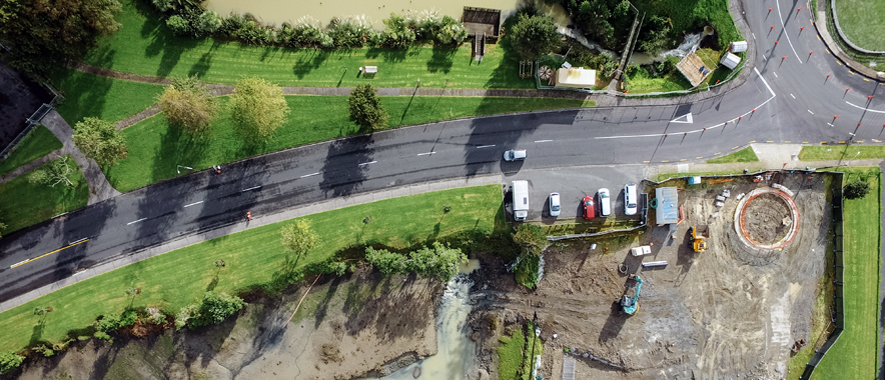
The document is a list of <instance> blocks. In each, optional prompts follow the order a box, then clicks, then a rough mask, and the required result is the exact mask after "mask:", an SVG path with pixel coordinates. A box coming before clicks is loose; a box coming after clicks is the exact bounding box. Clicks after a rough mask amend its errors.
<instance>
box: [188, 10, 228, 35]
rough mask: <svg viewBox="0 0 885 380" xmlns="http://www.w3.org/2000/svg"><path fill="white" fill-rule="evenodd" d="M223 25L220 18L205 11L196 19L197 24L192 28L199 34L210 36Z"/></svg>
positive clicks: (214, 13)
mask: <svg viewBox="0 0 885 380" xmlns="http://www.w3.org/2000/svg"><path fill="white" fill-rule="evenodd" d="M223 23H224V19H223V18H221V16H220V15H219V14H218V13H216V12H213V11H205V12H203V13H201V14H200V17H199V18H197V23H196V24H195V25H194V28H195V29H197V30H199V31H200V32H203V33H207V34H211V33H215V32H216V31H218V29H221V25H222V24H223Z"/></svg>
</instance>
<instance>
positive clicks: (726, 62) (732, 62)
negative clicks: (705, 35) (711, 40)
mask: <svg viewBox="0 0 885 380" xmlns="http://www.w3.org/2000/svg"><path fill="white" fill-rule="evenodd" d="M719 63H720V64H722V66H725V67H727V68H729V69H734V68H735V67H737V65H738V64H739V63H741V57H738V56H736V55H734V54H731V53H725V54H723V55H722V59H720V60H719Z"/></svg>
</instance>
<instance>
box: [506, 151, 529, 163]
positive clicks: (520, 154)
mask: <svg viewBox="0 0 885 380" xmlns="http://www.w3.org/2000/svg"><path fill="white" fill-rule="evenodd" d="M517 160H525V149H523V150H515V149H511V150H508V151H506V152H504V161H517Z"/></svg>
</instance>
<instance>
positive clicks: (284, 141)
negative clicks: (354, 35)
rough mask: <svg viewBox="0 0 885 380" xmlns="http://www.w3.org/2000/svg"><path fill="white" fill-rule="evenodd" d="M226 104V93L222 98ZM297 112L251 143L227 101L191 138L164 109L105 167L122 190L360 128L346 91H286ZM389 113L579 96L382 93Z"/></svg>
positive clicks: (552, 104) (458, 111)
mask: <svg viewBox="0 0 885 380" xmlns="http://www.w3.org/2000/svg"><path fill="white" fill-rule="evenodd" d="M219 100H220V101H221V103H222V105H226V104H227V102H228V98H227V97H222V98H220V99H219ZM286 101H287V102H288V103H289V107H290V108H291V109H292V110H293V112H292V113H291V114H290V115H289V118H288V120H287V122H286V124H285V125H284V126H282V127H280V128H279V129H277V131H276V133H275V134H274V136H273V138H272V139H271V140H270V141H269V142H268V143H267V144H266V145H264V146H262V147H259V148H256V149H251V150H250V149H247V148H246V146H245V145H244V144H243V143H242V140H241V139H240V138H239V137H238V136H237V135H236V133H235V131H234V128H233V125H232V123H231V122H230V119H229V113H228V111H227V110H226V108H227V107H222V109H223V111H222V113H221V115H220V116H219V118H218V119H217V120H216V121H215V122H213V124H212V132H211V135H209V136H207V137H205V138H203V139H200V140H192V139H191V138H190V137H189V136H187V135H183V134H182V133H181V132H180V130H179V129H176V128H170V127H169V125H168V124H167V123H166V120H165V118H164V117H163V116H162V115H157V116H154V117H151V118H149V119H146V120H144V121H142V122H140V123H138V124H136V125H134V126H132V127H129V128H126V129H124V130H123V134H124V135H125V136H126V142H127V145H128V147H129V157H128V158H127V159H125V160H122V161H120V163H119V164H117V165H115V166H113V167H110V168H105V174H106V175H107V177H108V180H109V181H110V182H111V184H112V185H113V186H114V187H115V188H117V190H120V191H122V192H126V191H130V190H132V189H136V188H139V187H142V186H145V185H148V184H151V183H154V182H157V181H161V180H164V179H168V178H172V177H176V176H179V174H178V173H177V172H176V167H177V166H176V165H186V166H190V167H193V168H195V169H197V170H200V169H204V168H208V167H210V166H212V165H215V164H222V163H226V162H231V161H235V160H238V159H242V158H246V157H249V156H253V155H256V154H261V153H266V152H272V151H277V150H280V149H285V148H289V147H293V146H299V145H304V144H308V143H313V142H317V141H325V140H330V139H334V138H337V137H342V136H349V135H354V134H356V133H358V132H359V130H358V128H357V126H356V125H355V124H354V123H353V122H351V121H350V120H349V116H348V115H349V114H348V108H347V107H348V106H347V97H346V96H287V97H286ZM381 102H382V103H383V104H384V106H385V107H387V110H388V113H389V114H390V127H397V126H401V125H409V124H420V123H427V122H432V121H438V120H446V119H453V118H458V117H464V116H472V115H489V114H497V113H503V112H514V111H528V110H539V109H550V108H562V107H580V106H582V105H592V104H584V103H583V102H582V101H580V100H567V99H553V98H476V97H414V98H410V97H405V96H404V97H382V98H381Z"/></svg>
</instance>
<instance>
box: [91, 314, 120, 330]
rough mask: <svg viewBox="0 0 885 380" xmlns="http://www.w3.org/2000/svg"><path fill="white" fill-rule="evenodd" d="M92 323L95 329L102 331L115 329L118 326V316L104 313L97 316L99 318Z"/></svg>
mask: <svg viewBox="0 0 885 380" xmlns="http://www.w3.org/2000/svg"><path fill="white" fill-rule="evenodd" d="M93 325H94V326H95V329H96V330H97V331H100V332H103V333H109V332H112V331H117V328H119V326H120V317H118V316H116V315H105V316H102V317H99V319H98V320H96V321H95V322H94V323H93Z"/></svg>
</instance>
